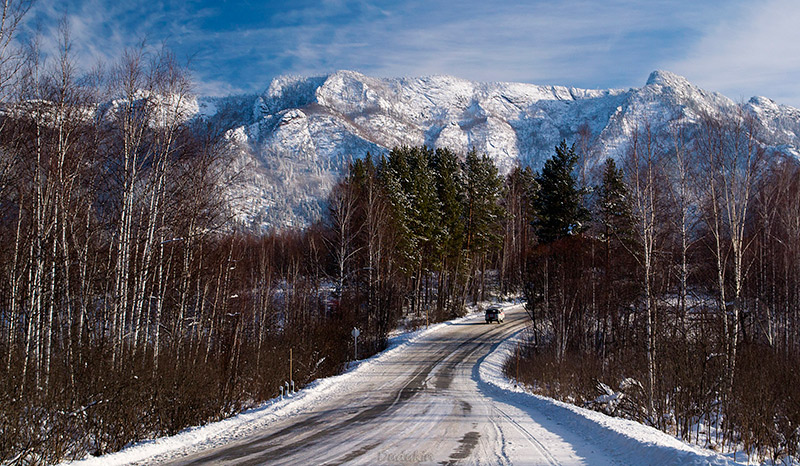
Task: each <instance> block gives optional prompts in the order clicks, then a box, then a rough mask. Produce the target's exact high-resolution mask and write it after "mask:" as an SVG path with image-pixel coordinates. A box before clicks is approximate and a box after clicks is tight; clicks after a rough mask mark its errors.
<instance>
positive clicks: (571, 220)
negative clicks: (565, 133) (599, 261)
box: [535, 140, 588, 243]
mask: <svg viewBox="0 0 800 466" xmlns="http://www.w3.org/2000/svg"><path fill="white" fill-rule="evenodd" d="M577 162H578V156H577V155H576V154H575V146H574V145H573V146H572V147H567V142H566V141H564V140H562V141H561V144H559V145H558V146H557V147H556V154H555V155H554V156H553V157H551V158H550V159H548V160H547V161H546V162H545V164H544V168H542V173H541V174H540V175H539V176H538V177H536V182H537V183H538V184H539V188H540V189H539V192H538V195H537V197H536V210H537V213H538V215H537V219H536V221H535V226H536V234H537V236H538V237H539V241H540V242H541V243H550V242H552V241H555V240H557V239H559V238H562V237H564V236H567V235H573V234H577V233H580V232H581V231H583V230H584V229H585V225H584V222H585V221H586V220H587V218H588V211H587V210H586V208H585V207H583V206H582V205H581V194H582V191H581V190H580V189H578V187H577V185H576V182H575V179H574V178H573V177H572V172H573V171H574V170H575V164H576V163H577Z"/></svg>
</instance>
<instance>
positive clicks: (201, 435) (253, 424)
mask: <svg viewBox="0 0 800 466" xmlns="http://www.w3.org/2000/svg"><path fill="white" fill-rule="evenodd" d="M475 315H477V314H475V313H473V314H469V315H467V316H465V317H461V318H458V319H454V320H450V321H447V322H442V323H439V324H434V325H431V326H430V327H428V328H427V329H425V328H423V329H418V330H412V331H405V332H397V333H395V334H394V335H392V336H390V338H389V343H388V346H387V348H386V349H385V350H384V351H382V352H381V353H378V354H376V355H374V356H372V357H371V358H368V359H364V360H360V361H357V362H354V363H351V366H350V368H349V369H348V371H346V372H344V373H342V374H340V375H336V376H333V377H327V378H324V379H318V380H315V381H314V382H312V383H311V384H309V385H308V386H306V387H305V388H303V389H302V390H298V391H297V392H296V393H295V394H293V395H290V396H288V397H284V398H283V399H281V398H273V399H271V400H269V401H267V402H265V403H264V404H263V405H261V406H259V407H257V408H253V409H249V410H246V411H243V412H242V413H240V414H238V415H236V416H233V417H231V418H228V419H224V420H222V421H218V422H214V423H210V424H207V425H204V426H198V427H190V428H187V429H185V430H184V431H182V432H180V433H179V434H177V435H173V436H171V437H161V438H158V439H154V440H146V441H143V442H139V443H137V444H135V445H131V446H129V447H127V448H125V449H123V450H121V451H119V452H116V453H111V454H108V455H103V456H100V457H87V458H85V459H83V460H80V461H72V462H67V463H62V464H64V465H67V464H69V465H76V466H77V465H80V466H92V465H97V466H111V465H123V464H131V463H137V462H141V461H145V460H148V459H149V458H154V457H159V456H165V457H168V456H170V455H169V453H170V452H174V451H183V450H189V451H191V450H199V449H202V448H210V447H214V446H216V445H223V444H225V443H228V442H230V441H233V440H236V439H239V438H243V437H246V436H247V435H248V434H250V433H252V432H255V431H257V430H259V429H263V428H265V427H266V426H269V425H270V424H273V423H275V422H276V421H278V420H280V419H286V418H288V417H291V416H292V415H293V414H295V413H298V412H300V411H303V410H305V409H307V408H308V407H310V406H314V405H315V404H318V403H320V402H322V401H323V400H330V399H334V398H336V397H337V396H339V395H340V394H341V393H342V392H345V391H347V389H348V388H349V387H351V386H352V385H353V383H354V382H355V379H357V378H358V377H359V375H360V374H361V373H362V372H364V371H369V370H370V369H373V368H375V367H376V366H379V365H380V364H381V362H382V361H383V360H385V359H387V358H390V357H392V355H393V354H395V353H397V352H399V351H402V350H403V349H404V348H406V347H407V346H408V345H410V344H412V343H414V342H415V341H417V340H419V339H420V338H422V337H426V336H431V335H434V334H436V333H437V332H440V331H442V330H443V329H445V328H447V327H449V326H451V325H454V324H457V323H459V322H463V321H464V320H466V319H473V318H474V317H475Z"/></svg>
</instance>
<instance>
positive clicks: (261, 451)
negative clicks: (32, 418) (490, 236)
mask: <svg viewBox="0 0 800 466" xmlns="http://www.w3.org/2000/svg"><path fill="white" fill-rule="evenodd" d="M527 323H528V317H527V315H526V314H525V311H524V310H523V309H522V307H521V306H515V307H512V308H508V309H506V320H505V323H503V324H495V323H493V324H486V323H484V321H483V318H482V317H481V316H476V317H475V318H472V319H468V320H466V321H461V322H457V323H453V324H452V325H449V326H447V327H446V328H443V329H441V330H440V331H437V332H432V334H430V335H426V336H423V337H422V338H419V339H417V340H415V341H414V342H413V343H411V344H410V345H408V347H406V348H404V349H403V350H402V351H397V352H395V353H393V354H389V355H387V356H388V357H386V358H384V359H382V360H381V363H380V364H374V365H369V366H367V367H364V368H363V369H365V370H364V371H362V372H364V373H363V374H362V375H361V376H360V377H359V378H358V383H354V384H352V386H349V387H347V388H346V389H345V390H343V391H340V392H341V393H340V394H339V395H338V396H336V397H332V398H331V399H324V400H323V401H322V402H320V403H319V404H316V405H314V406H308V407H307V408H306V409H304V410H303V411H301V412H300V413H297V414H296V415H293V416H291V417H288V418H285V419H279V420H278V421H276V422H275V423H273V424H270V425H268V426H267V427H265V428H264V429H262V430H259V431H257V432H254V433H252V434H251V435H249V436H248V437H246V438H243V439H238V440H236V441H234V442H231V443H227V444H224V445H221V446H215V447H213V448H209V449H204V450H200V451H192V452H183V453H181V452H177V453H172V454H170V455H169V458H163V457H162V458H153V459H151V462H153V461H158V462H162V463H167V464H180V465H211V464H214V465H216V464H237V465H256V464H275V465H322V464H325V465H340V464H368V465H380V464H419V463H421V464H444V465H450V464H491V465H497V464H524V465H539V464H542V465H553V464H592V465H595V464H617V461H615V460H614V458H613V455H609V454H608V452H607V451H604V448H603V446H602V445H598V444H597V443H600V442H595V441H592V439H591V438H586V437H585V436H581V435H575V433H574V432H569V431H568V430H566V429H561V428H560V427H559V426H560V424H559V420H558V419H552V418H548V419H536V417H543V416H536V415H535V414H532V413H531V412H530V411H528V410H526V409H525V408H524V407H520V406H515V405H514V404H509V403H506V402H505V401H504V399H503V396H502V395H498V394H497V393H491V392H490V391H489V390H487V389H486V386H485V384H483V383H481V382H480V380H479V378H478V364H479V363H480V361H481V360H482V358H483V357H484V356H486V355H487V354H488V353H489V351H490V350H491V349H492V348H493V347H494V346H495V345H497V344H499V342H501V341H502V340H503V339H505V338H507V337H509V336H510V335H512V334H514V333H515V332H517V331H519V330H520V329H522V328H523V327H524V326H525V325H526V324H527Z"/></svg>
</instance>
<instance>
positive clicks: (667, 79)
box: [645, 70, 694, 87]
mask: <svg viewBox="0 0 800 466" xmlns="http://www.w3.org/2000/svg"><path fill="white" fill-rule="evenodd" d="M645 85H646V86H652V85H659V86H664V87H687V86H692V83H690V82H689V80H688V79H686V78H684V77H683V76H681V75H678V74H675V73H673V72H671V71H664V70H655V71H653V72H652V73H650V76H649V77H648V78H647V83H645ZM692 87H694V86H692Z"/></svg>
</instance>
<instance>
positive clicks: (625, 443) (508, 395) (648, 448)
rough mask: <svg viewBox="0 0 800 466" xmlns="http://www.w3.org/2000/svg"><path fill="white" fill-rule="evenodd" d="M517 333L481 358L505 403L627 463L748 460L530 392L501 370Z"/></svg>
mask: <svg viewBox="0 0 800 466" xmlns="http://www.w3.org/2000/svg"><path fill="white" fill-rule="evenodd" d="M518 337H519V333H517V334H515V335H514V336H513V337H511V338H508V339H506V340H504V341H503V342H501V343H499V344H498V345H497V346H496V347H495V348H494V349H493V350H492V352H491V353H489V354H488V355H487V356H486V358H484V360H483V361H482V362H481V363H480V366H479V369H478V371H479V379H480V382H479V384H480V386H481V389H482V390H484V391H485V392H486V393H488V394H491V396H493V397H496V398H498V399H502V400H503V402H504V403H507V404H510V405H513V406H515V407H516V408H517V409H519V410H521V411H523V412H524V413H525V414H527V415H528V416H529V417H530V418H532V419H536V420H537V421H538V422H540V423H542V425H543V426H544V427H545V428H546V429H548V430H552V427H553V426H551V425H549V424H552V423H555V424H557V427H556V428H558V429H564V428H567V429H568V430H571V431H574V432H579V433H580V435H581V436H585V437H592V438H594V439H595V440H596V441H598V443H601V444H605V445H608V446H611V448H612V449H613V450H615V451H616V452H617V455H615V456H616V459H618V460H620V461H621V462H623V463H625V464H644V463H647V464H676V465H677V464H714V465H722V464H746V463H738V462H734V461H733V459H732V458H730V457H727V456H722V455H719V454H717V453H716V452H714V451H711V450H708V449H703V448H700V447H697V446H694V445H690V444H687V443H685V442H682V441H680V440H678V439H676V438H675V437H672V436H670V435H668V434H666V433H664V432H661V431H660V430H658V429H655V428H653V427H649V426H645V425H643V424H640V423H638V422H635V421H630V420H626V419H620V418H615V417H610V416H607V415H605V414H603V413H599V412H597V411H592V410H589V409H585V408H581V407H578V406H575V405H571V404H568V403H563V402H560V401H556V400H554V399H552V398H547V397H544V396H539V395H535V394H533V393H530V392H529V391H527V390H526V389H525V388H523V387H522V386H520V385H518V384H516V383H514V381H512V380H509V379H508V378H507V377H506V376H505V374H504V373H503V365H504V363H505V361H506V360H507V359H508V358H510V357H512V356H513V354H514V351H515V348H516V345H517V342H518Z"/></svg>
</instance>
